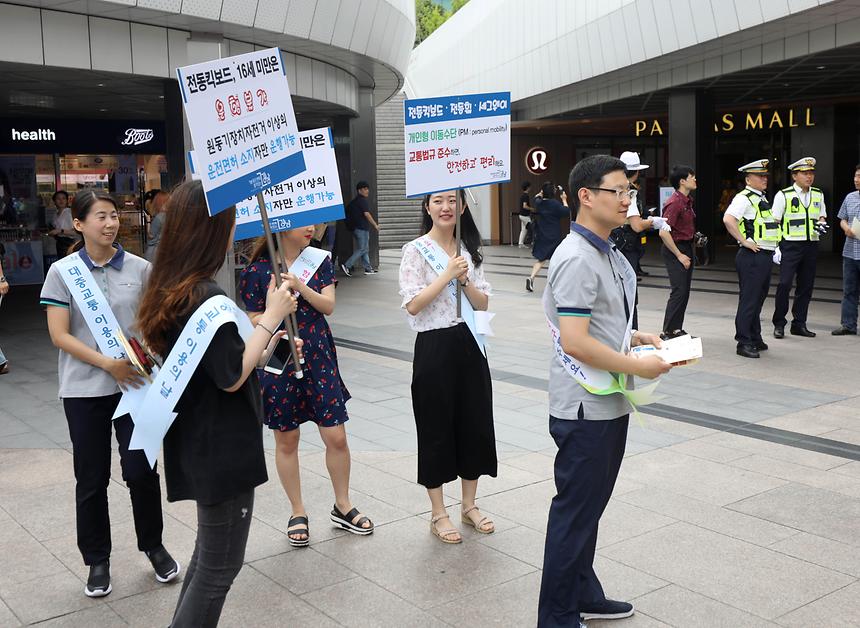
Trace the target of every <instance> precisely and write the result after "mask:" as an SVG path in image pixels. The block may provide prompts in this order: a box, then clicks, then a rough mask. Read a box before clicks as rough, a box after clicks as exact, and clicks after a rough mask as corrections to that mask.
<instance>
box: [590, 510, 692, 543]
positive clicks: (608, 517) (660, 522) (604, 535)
mask: <svg viewBox="0 0 860 628" xmlns="http://www.w3.org/2000/svg"><path fill="white" fill-rule="evenodd" d="M676 521H677V520H676V519H672V518H671V517H666V516H664V515H660V514H657V513H655V512H653V511H651V510H646V509H644V508H639V507H638V506H633V505H631V504H628V503H625V502H623V501H620V500H617V499H615V500H610V502H609V505H608V506H607V507H606V510H605V511H604V513H603V516H602V517H601V518H600V527H599V529H598V534H597V547H598V548H603V547H608V546H610V545H614V544H615V543H619V542H621V541H624V540H626V539H629V538H633V537H636V536H639V535H641V534H645V533H646V532H649V531H651V530H657V529H659V528H662V527H664V526H667V525H670V524H672V523H675V522H676Z"/></svg>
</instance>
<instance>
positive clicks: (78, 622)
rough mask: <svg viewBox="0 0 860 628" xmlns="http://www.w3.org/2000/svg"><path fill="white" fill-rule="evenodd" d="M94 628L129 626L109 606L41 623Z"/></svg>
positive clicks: (51, 627)
mask: <svg viewBox="0 0 860 628" xmlns="http://www.w3.org/2000/svg"><path fill="white" fill-rule="evenodd" d="M111 595H113V594H111ZM0 625H2V623H0ZM94 626H98V628H125V626H128V624H127V623H126V622H125V621H123V619H122V618H121V617H120V616H119V615H117V614H116V613H115V612H114V610H113V609H112V608H111V607H110V606H108V605H107V604H102V605H100V606H96V607H94V608H87V609H84V610H82V611H75V612H74V613H69V614H68V615H63V616H61V617H57V618H55V619H49V620H48V621H46V622H40V623H39V628H93V627H94Z"/></svg>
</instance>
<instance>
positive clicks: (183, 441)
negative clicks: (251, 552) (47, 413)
mask: <svg viewBox="0 0 860 628" xmlns="http://www.w3.org/2000/svg"><path fill="white" fill-rule="evenodd" d="M167 203H168V211H167V218H166V220H165V224H164V231H163V233H162V236H161V243H160V244H159V247H158V256H157V261H156V264H155V266H153V269H152V274H151V276H150V279H149V283H148V284H147V286H146V290H145V291H144V294H143V298H142V299H141V305H140V310H139V312H138V321H139V326H140V329H141V333H142V335H143V338H144V340H145V341H146V343H147V344H148V345H149V347H150V348H151V349H152V350H153V351H154V352H156V353H158V354H160V355H161V356H163V357H164V364H163V367H164V369H165V371H166V370H168V367H169V365H171V366H170V367H169V370H170V371H171V372H175V373H176V380H174V378H173V377H172V376H168V377H167V381H166V383H165V384H164V386H163V388H162V389H161V390H159V392H160V393H161V395H156V402H154V403H153V404H152V406H151V407H150V406H148V407H147V408H143V409H142V411H146V412H148V413H149V414H150V415H152V416H154V415H155V414H156V410H158V409H159V408H157V407H156V406H158V403H160V401H159V399H158V398H159V397H161V396H163V397H164V398H165V399H167V400H168V401H169V403H168V411H172V410H174V409H175V412H176V413H177V416H176V418H175V420H174V421H173V423H172V425H171V426H170V429H169V431H168V432H167V435H166V436H165V438H164V469H165V475H166V480H167V499H168V501H178V500H184V499H193V500H194V501H196V502H197V540H196V543H195V546H194V554H193V555H192V557H191V562H190V563H189V565H188V571H187V573H186V575H185V581H184V582H183V584H182V591H181V593H180V594H179V600H178V602H177V604H176V611H175V613H174V616H173V621H172V623H171V626H172V627H173V628H185V627H191V626H194V627H195V628H197V627H207V626H216V625H217V624H218V619H219V617H220V615H221V609H222V607H223V606H224V600H225V598H226V596H227V592H228V591H229V590H230V586H231V585H232V583H233V580H234V579H235V577H236V575H238V573H239V570H240V569H241V568H242V562H243V560H244V556H245V545H246V543H247V541H248V530H249V528H250V526H251V513H252V511H253V508H254V489H255V488H256V487H257V486H259V485H260V484H262V483H264V482H265V481H266V480H267V479H268V477H267V475H266V461H265V456H264V454H263V435H262V431H261V429H260V427H261V418H262V417H261V414H262V403H261V399H260V382H259V380H258V379H257V374H256V366H257V364H258V362H259V361H260V360H261V356H263V355H264V352H265V350H266V348H267V345H269V344H270V342H271V340H272V337H273V336H275V335H276V334H274V330H275V329H277V326H278V325H279V324H280V322H281V321H282V320H283V319H284V317H285V316H287V315H288V314H289V313H290V312H291V311H295V309H296V300H295V299H294V298H293V297H292V296H291V295H290V293H289V289H288V287H287V285H286V284H282V285H281V287H280V288H278V289H275V287H274V281H272V282H271V284H270V285H269V288H268V292H267V295H266V309H265V312H264V313H263V315H262V316H261V317H260V318H259V320H258V321H257V326H256V328H254V329H252V328H251V325H250V323H249V322H248V320H247V317H245V316H244V314H242V313H241V312H238V308H237V307H236V305H235V304H234V303H233V302H232V301H230V299H228V298H227V297H226V296H224V293H223V291H222V290H221V289H220V288H219V287H218V285H217V284H216V283H215V281H214V279H213V278H214V276H215V274H216V273H217V272H218V270H219V269H220V268H221V265H222V264H223V263H224V259H225V255H226V253H227V252H228V251H232V247H233V231H234V229H235V221H236V215H235V212H234V211H223V212H221V213H219V214H216V215H215V216H213V217H212V218H210V217H209V215H208V212H207V209H206V200H205V197H204V193H203V187H202V185H201V183H200V182H199V181H191V182H188V183H184V184H182V185H181V186H179V187H178V188H176V190H175V191H174V192H173V193H172V194H171V197H170V200H168V202H167ZM237 314H238V315H240V316H241V317H243V318H241V319H240V318H237V317H236V316H237ZM243 328H247V330H246V331H242V330H243ZM198 345H200V346H198ZM192 365H196V367H192ZM184 369H192V371H191V373H190V374H189V373H184V372H183V371H184ZM158 379H161V374H159V378H158ZM158 379H157V380H156V382H155V384H158ZM174 382H175V383H174ZM180 382H184V386H181V387H179V383H180ZM177 387H179V390H176V389H177Z"/></svg>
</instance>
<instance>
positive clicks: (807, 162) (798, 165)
mask: <svg viewBox="0 0 860 628" xmlns="http://www.w3.org/2000/svg"><path fill="white" fill-rule="evenodd" d="M788 169H789V170H791V171H792V172H800V171H804V170H815V157H801V158H800V159H798V160H797V161H795V162H794V163H793V164H789V166H788Z"/></svg>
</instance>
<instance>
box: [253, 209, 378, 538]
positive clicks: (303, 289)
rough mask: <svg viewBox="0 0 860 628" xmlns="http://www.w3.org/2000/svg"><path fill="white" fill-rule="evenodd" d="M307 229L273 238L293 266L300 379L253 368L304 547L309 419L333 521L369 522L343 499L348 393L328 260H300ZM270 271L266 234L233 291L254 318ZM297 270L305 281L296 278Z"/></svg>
mask: <svg viewBox="0 0 860 628" xmlns="http://www.w3.org/2000/svg"><path fill="white" fill-rule="evenodd" d="M313 235H314V226H313V225H310V226H307V227H301V228H299V229H292V230H290V231H286V232H284V233H283V234H281V236H280V238H279V240H280V244H281V245H282V246H283V255H284V257H285V258H286V262H287V265H288V266H289V268H290V269H291V270H290V272H289V273H288V274H287V275H286V276H285V279H284V281H285V283H287V284H288V285H289V288H290V290H292V291H293V292H294V293H297V294H298V303H299V304H298V310H297V311H296V319H297V321H298V334H299V336H300V337H301V338H302V341H303V343H304V345H303V348H302V350H303V352H304V354H305V364H304V366H303V367H302V370H303V372H304V377H303V378H302V379H296V378H295V376H294V369H290V368H287V369H286V370H284V372H283V373H282V374H280V375H276V374H274V373H267V372H265V371H263V370H261V371H259V376H260V384H261V385H262V388H263V409H264V419H263V420H264V422H265V423H266V425H267V426H268V427H269V429H271V430H272V432H273V434H274V436H275V467H276V468H277V470H278V477H279V478H280V480H281V485H282V486H283V487H284V491H285V492H286V493H287V497H288V499H289V500H290V505H291V507H292V515H291V516H290V519H289V521H288V523H287V538H288V539H289V543H290V545H293V546H296V547H305V546H307V545H308V543H309V542H310V525H309V518H308V513H307V510H306V509H305V505H304V501H303V499H302V485H301V477H300V469H299V436H300V426H301V425H302V424H303V423H308V422H310V423H316V425H317V427H318V428H319V434H320V438H321V439H322V441H323V443H324V444H325V452H326V456H325V458H326V468H327V469H328V472H329V477H330V479H331V483H332V487H333V488H334V495H335V502H334V507H333V509H332V511H331V514H330V519H331V521H332V522H333V523H334V524H335V525H336V526H338V527H341V528H343V529H345V530H347V531H348V532H352V533H353V534H359V535H364V534H371V533H372V532H373V523H372V522H371V521H370V519H368V518H367V517H366V516H364V515H363V514H362V513H361V512H360V511H359V510H358V509H356V508H354V507H353V505H352V502H351V500H350V497H349V472H350V453H349V445H348V444H347V440H346V426H345V423H346V422H347V421H348V420H349V415H348V414H347V411H346V402H347V401H348V400H349V398H350V395H349V391H348V390H347V389H346V385H345V384H344V383H343V379H342V378H341V376H340V369H339V367H338V364H337V351H336V349H335V345H334V337H333V336H332V333H331V329H330V328H329V326H328V322H327V321H326V318H325V317H326V316H330V315H331V314H333V313H334V306H335V284H336V280H335V276H334V266H332V263H331V260H330V259H329V257H328V256H327V255H325V252H324V251H321V250H320V249H314V250H315V251H317V252H318V253H319V255H317V256H316V257H314V258H311V257H310V256H307V257H308V260H309V261H307V262H306V261H305V260H304V259H300V256H301V254H302V251H303V250H304V249H305V248H306V247H308V246H309V244H310V242H311V238H312V237H313ZM300 267H301V268H300ZM303 271H304V272H303ZM271 275H272V263H271V260H269V259H268V251H267V244H266V240H265V238H261V239H260V240H259V241H258V242H257V245H256V248H255V250H254V253H253V254H252V256H251V262H250V263H249V264H248V267H247V268H246V269H245V270H244V271H242V277H241V279H240V281H239V292H240V294H241V295H242V300H243V301H244V303H245V308H246V309H247V311H248V314H249V316H250V317H251V321H252V322H254V321H257V320H258V319H259V318H260V317H261V316H262V315H263V313H264V311H265V308H266V294H267V291H268V286H269V282H270V280H271ZM300 276H304V277H307V279H306V280H305V281H302V280H301V279H300V278H299V277H300Z"/></svg>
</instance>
